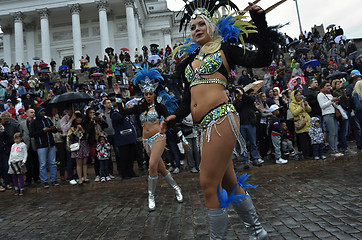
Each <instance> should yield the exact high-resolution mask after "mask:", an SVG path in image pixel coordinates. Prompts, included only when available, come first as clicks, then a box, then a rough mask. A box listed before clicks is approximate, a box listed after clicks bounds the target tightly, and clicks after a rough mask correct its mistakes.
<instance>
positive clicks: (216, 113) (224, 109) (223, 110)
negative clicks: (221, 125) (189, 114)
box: [196, 103, 236, 132]
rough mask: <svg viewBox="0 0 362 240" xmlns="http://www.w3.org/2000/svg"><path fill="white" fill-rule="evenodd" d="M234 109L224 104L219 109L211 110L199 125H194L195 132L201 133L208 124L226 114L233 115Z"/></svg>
mask: <svg viewBox="0 0 362 240" xmlns="http://www.w3.org/2000/svg"><path fill="white" fill-rule="evenodd" d="M234 112H236V109H235V107H234V105H233V104H232V103H225V104H223V105H221V106H219V107H216V108H214V109H213V110H211V111H210V112H209V113H208V114H206V116H205V117H204V118H203V119H202V120H201V122H200V123H199V124H197V125H196V129H197V131H199V132H201V131H203V130H205V129H206V128H207V127H208V125H209V124H210V123H212V122H213V121H216V120H217V119H220V118H222V117H224V116H226V115H227V114H228V113H234Z"/></svg>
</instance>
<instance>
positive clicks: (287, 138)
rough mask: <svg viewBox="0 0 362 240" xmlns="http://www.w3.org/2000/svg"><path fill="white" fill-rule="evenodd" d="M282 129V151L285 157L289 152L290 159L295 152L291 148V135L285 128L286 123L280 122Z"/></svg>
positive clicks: (286, 127)
mask: <svg viewBox="0 0 362 240" xmlns="http://www.w3.org/2000/svg"><path fill="white" fill-rule="evenodd" d="M282 129H283V132H282V151H283V153H284V154H285V155H289V152H288V151H290V152H291V153H290V155H291V156H292V157H294V156H295V150H294V147H293V142H292V140H293V136H292V134H291V133H290V132H289V129H288V126H287V123H286V122H282Z"/></svg>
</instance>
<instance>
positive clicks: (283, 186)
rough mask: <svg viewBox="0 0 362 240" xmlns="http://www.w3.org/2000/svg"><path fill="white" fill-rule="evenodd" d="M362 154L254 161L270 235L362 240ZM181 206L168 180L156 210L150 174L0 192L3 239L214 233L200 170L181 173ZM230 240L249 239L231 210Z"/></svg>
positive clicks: (257, 194)
mask: <svg viewBox="0 0 362 240" xmlns="http://www.w3.org/2000/svg"><path fill="white" fill-rule="evenodd" d="M361 159H362V155H355V156H353V157H345V158H341V159H328V160H325V161H312V160H309V161H298V162H296V161H294V162H290V163H289V164H287V165H283V166H279V165H266V166H263V167H259V168H258V167H254V168H251V169H249V170H248V171H247V172H248V173H250V174H252V176H251V177H250V179H249V182H250V183H252V184H259V187H258V188H257V189H252V190H251V191H250V194H251V196H252V198H253V199H254V203H255V205H256V207H257V209H258V212H259V215H260V219H261V222H262V223H263V226H264V227H265V229H266V230H267V231H268V232H269V236H270V239H288V240H291V239H328V240H329V239H343V240H345V239H362V233H361V231H362V211H361V209H362V204H361V196H362V187H361V182H362V174H361V169H362V164H361V163H362V161H361ZM174 178H175V180H176V181H177V182H178V183H179V184H180V186H181V187H182V190H183V194H184V198H185V201H184V203H182V204H179V203H177V202H176V201H175V199H174V192H173V190H172V189H171V188H170V187H169V186H168V185H167V184H166V182H165V181H163V180H162V179H160V180H159V182H158V186H157V190H156V204H157V209H156V211H154V212H151V213H150V212H148V209H147V189H146V187H147V184H146V176H145V174H143V176H141V177H139V178H133V179H130V180H124V181H123V180H120V179H117V178H116V179H115V180H114V181H112V182H109V183H94V182H91V183H90V184H88V185H85V186H83V187H78V186H70V185H69V184H64V185H61V186H58V187H50V188H49V189H42V188H40V186H38V187H29V188H27V189H26V194H25V195H24V196H22V197H19V196H13V192H12V191H6V192H4V193H0V239H2V240H5V239H52V240H53V239H131V240H133V239H172V240H174V239H208V225H207V220H206V215H205V207H204V204H203V196H202V192H201V190H200V186H199V182H198V174H193V173H189V172H186V171H184V172H182V173H180V174H177V175H174ZM227 239H248V237H247V233H246V230H245V228H244V226H243V223H242V222H241V219H240V218H239V217H238V216H237V215H236V213H235V212H234V210H233V209H232V208H230V209H229V231H228V236H227Z"/></svg>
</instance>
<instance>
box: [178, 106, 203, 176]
mask: <svg viewBox="0 0 362 240" xmlns="http://www.w3.org/2000/svg"><path fill="white" fill-rule="evenodd" d="M182 125H183V127H182V131H183V134H184V136H185V138H186V140H187V142H188V143H189V145H190V150H188V151H186V159H187V164H188V167H189V170H190V172H192V173H198V172H199V171H200V152H199V148H198V146H197V132H196V130H195V129H194V128H193V120H192V116H191V113H190V114H189V115H188V116H187V117H186V118H184V119H183V120H182Z"/></svg>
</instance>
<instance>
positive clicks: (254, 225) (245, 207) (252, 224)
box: [233, 192, 268, 240]
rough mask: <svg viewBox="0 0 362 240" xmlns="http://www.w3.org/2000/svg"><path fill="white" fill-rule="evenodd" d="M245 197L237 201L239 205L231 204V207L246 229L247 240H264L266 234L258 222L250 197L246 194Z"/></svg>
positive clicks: (266, 237) (266, 236)
mask: <svg viewBox="0 0 362 240" xmlns="http://www.w3.org/2000/svg"><path fill="white" fill-rule="evenodd" d="M245 194H246V195H247V197H244V198H242V199H241V200H240V201H238V204H239V205H236V204H235V203H233V207H234V209H235V211H236V212H237V214H238V215H239V216H240V218H241V219H242V220H243V222H244V224H245V227H246V228H247V229H248V233H249V240H266V239H268V233H267V232H266V231H265V230H264V228H263V226H261V223H260V222H259V219H258V215H257V213H256V209H255V207H254V204H253V201H252V200H251V197H250V196H249V194H248V193H247V192H246V193H245Z"/></svg>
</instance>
